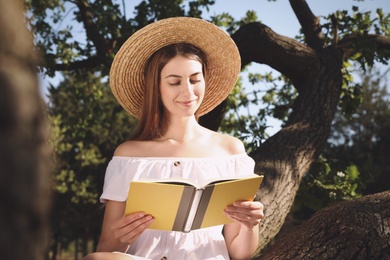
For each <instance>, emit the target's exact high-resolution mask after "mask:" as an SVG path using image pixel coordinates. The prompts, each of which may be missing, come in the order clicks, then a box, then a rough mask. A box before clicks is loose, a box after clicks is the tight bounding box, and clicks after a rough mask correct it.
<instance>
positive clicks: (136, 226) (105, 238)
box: [97, 200, 154, 252]
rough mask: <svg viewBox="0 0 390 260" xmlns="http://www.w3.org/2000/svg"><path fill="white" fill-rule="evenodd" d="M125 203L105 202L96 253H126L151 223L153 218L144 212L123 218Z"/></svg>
mask: <svg viewBox="0 0 390 260" xmlns="http://www.w3.org/2000/svg"><path fill="white" fill-rule="evenodd" d="M125 208H126V202H119V201H110V200H109V201H107V202H106V207H105V210H104V218H103V226H102V233H101V235H100V239H99V243H98V246H97V251H98V252H113V251H119V252H126V251H127V250H128V247H129V245H131V244H132V243H134V241H135V240H136V239H137V238H138V237H139V236H140V235H141V234H142V233H143V232H144V231H145V230H146V229H147V228H148V227H149V226H150V224H152V223H153V221H154V218H153V217H152V216H151V215H148V214H146V213H144V212H135V213H132V214H129V215H127V216H124V212H125Z"/></svg>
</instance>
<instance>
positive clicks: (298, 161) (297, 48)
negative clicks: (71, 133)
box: [26, 0, 390, 258]
mask: <svg viewBox="0 0 390 260" xmlns="http://www.w3.org/2000/svg"><path fill="white" fill-rule="evenodd" d="M118 2H119V1H118ZM26 3H27V5H28V7H29V10H30V13H28V15H29V16H28V17H29V18H30V23H31V26H32V28H33V30H34V32H35V34H36V35H37V38H36V39H37V40H36V46H37V47H38V48H39V49H41V50H42V51H43V52H44V53H45V60H46V65H45V71H46V73H47V74H48V75H53V74H54V72H55V71H64V70H75V69H88V70H89V71H101V72H102V75H106V74H107V71H108V69H109V64H110V63H111V61H112V57H113V55H114V54H115V53H116V51H117V49H118V48H119V46H120V45H121V43H122V42H123V41H124V40H125V39H127V37H128V36H129V35H131V34H132V33H133V32H134V31H136V30H137V29H139V28H141V27H142V26H144V25H145V24H148V23H150V22H153V21H156V20H158V19H162V18H166V17H170V16H177V15H188V16H195V17H200V16H201V15H202V10H205V9H204V8H207V7H208V6H209V5H211V4H213V3H214V1H206V0H205V1H191V2H188V4H187V5H184V4H183V1H158V3H157V2H156V1H142V2H141V3H140V4H139V5H138V6H136V8H135V15H134V18H127V17H126V15H125V12H121V8H122V7H123V5H121V4H118V3H117V2H113V1H99V0H97V1H86V0H77V1H60V0H57V1H40V2H39V4H38V3H36V2H32V1H26ZM290 5H291V8H292V9H293V10H294V12H295V15H296V17H297V19H298V21H299V23H300V25H301V28H302V34H301V35H300V36H299V37H297V38H296V39H292V38H288V37H285V36H282V35H279V34H277V33H275V32H274V31H273V30H271V28H269V27H267V26H266V25H264V24H262V23H260V22H254V20H256V19H257V17H256V16H255V13H253V12H248V14H247V17H245V18H243V19H242V20H240V21H235V20H234V19H233V17H231V16H229V15H228V14H223V15H217V16H214V17H212V21H213V22H214V23H216V24H217V25H219V26H223V27H225V28H226V29H227V31H228V32H229V33H231V35H232V38H233V39H234V40H235V42H236V44H237V46H238V48H239V50H240V54H241V61H242V67H243V68H245V66H246V65H248V64H250V63H252V62H255V63H261V64H266V65H268V66H270V67H271V68H273V69H275V70H276V71H278V72H280V73H281V75H282V76H281V77H280V79H281V80H283V82H284V84H283V87H282V88H281V90H278V91H274V90H270V91H268V92H267V93H266V95H265V97H266V98H265V99H263V101H265V102H270V103H271V104H272V105H273V107H271V109H268V110H266V111H265V112H259V113H258V114H257V115H255V116H253V117H252V119H253V120H252V121H251V122H250V123H249V124H248V125H247V126H248V127H250V128H251V129H250V130H245V131H247V132H245V131H244V130H242V129H244V128H241V130H242V133H246V134H247V136H246V137H247V138H248V137H251V136H253V137H252V138H253V140H252V141H250V142H249V143H251V142H256V144H255V145H252V146H250V148H251V156H252V157H253V158H254V159H255V161H256V172H258V173H262V174H264V175H265V181H264V182H263V185H262V187H261V189H260V190H259V197H260V198H261V201H262V202H263V203H264V204H265V207H266V212H265V214H266V218H265V219H264V221H263V222H262V225H261V226H260V234H261V236H260V240H261V241H260V245H259V250H261V249H263V248H264V247H265V245H267V244H268V242H269V241H270V240H271V239H272V238H273V237H274V236H275V235H276V233H277V232H278V231H279V229H280V228H281V226H282V224H283V222H284V220H285V218H286V216H287V214H288V212H289V211H290V208H291V205H292V203H293V201H294V198H295V195H296V192H297V190H298V187H299V185H300V182H301V180H302V178H303V176H305V173H306V172H307V171H308V170H309V168H310V166H311V165H312V163H313V162H315V161H316V159H317V158H318V157H319V155H320V154H321V152H322V151H323V149H324V147H325V145H326V141H327V138H328V136H329V133H330V129H331V126H332V120H333V118H334V116H335V113H336V111H337V106H338V105H340V107H341V108H343V109H344V110H345V111H347V110H348V109H349V108H350V105H351V104H354V103H356V97H355V96H354V95H353V94H354V93H355V91H354V89H355V87H354V85H350V81H351V78H350V75H348V68H349V67H348V62H349V61H355V62H358V63H359V64H360V65H361V67H362V68H366V67H369V66H372V65H373V64H374V63H375V62H382V63H387V60H388V59H389V55H390V51H389V50H390V39H389V37H388V36H389V16H388V15H387V14H384V13H383V12H382V11H381V10H377V17H376V18H375V19H371V17H370V14H369V13H362V12H359V10H358V9H357V8H353V12H352V14H349V13H348V12H347V11H336V12H335V13H333V14H330V15H329V16H328V17H325V19H324V20H325V23H321V20H320V19H319V18H318V17H316V16H315V15H314V14H313V13H312V11H311V10H310V8H309V6H308V5H307V3H306V1H304V0H290ZM203 7H204V8H203ZM72 12H73V14H74V17H75V20H76V21H77V22H80V23H81V24H82V25H83V27H84V29H85V41H82V42H81V41H78V40H76V38H74V35H72V30H71V29H72V28H70V27H66V28H65V29H64V30H60V31H56V30H55V29H53V28H55V27H53V23H54V24H58V23H62V22H63V18H62V17H63V16H64V15H65V16H66V17H67V16H68V15H70V14H71V13H72ZM67 19H68V18H67ZM77 39H79V37H78V38H77ZM83 80H84V79H83ZM252 80H253V81H256V80H262V78H259V76H256V75H253V77H252ZM267 80H269V78H267ZM240 93H241V92H240V91H239V89H238V90H237V92H235V94H236V96H237V97H239V98H240V99H241V100H242V102H243V105H246V104H247V103H248V101H247V100H245V95H242V94H240ZM340 97H341V99H340ZM358 98H359V97H358ZM255 100H256V99H255ZM233 101H234V99H233ZM245 102H246V103H245ZM255 102H256V101H255ZM228 104H229V102H228ZM238 104H239V103H238ZM230 105H237V104H236V103H234V102H233V103H232V102H231V103H230ZM239 105H241V104H239ZM225 106H226V104H225V103H224V104H222V105H221V106H219V107H217V108H216V109H215V110H214V111H213V112H212V113H209V114H208V115H206V116H204V117H202V118H201V123H202V124H204V125H205V126H207V127H209V128H211V129H217V128H218V126H219V125H220V122H221V120H222V118H223V116H222V115H223V113H224V111H225ZM352 107H353V106H352ZM264 115H274V116H276V117H278V118H282V119H284V120H285V123H284V124H283V128H282V129H281V130H280V131H279V132H278V133H276V134H275V135H274V136H272V137H270V138H268V139H267V140H265V141H264V140H263V139H262V137H261V136H260V135H259V134H261V133H262V130H261V127H263V125H262V124H261V122H260V121H259V120H261V118H262V117H264ZM230 119H231V120H230V123H234V120H235V118H234V117H230ZM237 122H238V123H245V121H244V120H242V119H241V120H237ZM231 125H232V124H231ZM251 133H253V134H251ZM248 140H250V139H246V141H247V142H248ZM386 196H388V193H385V194H384V195H383V194H382V195H378V197H377V201H379V202H381V201H383V200H385V199H386ZM360 203H364V200H360ZM383 203H384V202H383ZM356 205H357V204H355V206H356ZM352 208H353V207H352ZM333 213H334V214H335V216H339V215H337V214H336V213H337V212H333ZM379 213H381V212H379ZM383 214H384V213H383ZM379 216H381V215H379ZM383 216H384V215H383ZM378 219H380V218H378ZM317 221H319V220H317ZM340 221H341V222H340V224H339V225H340V227H341V226H342V223H343V222H342V219H341V218H340ZM324 223H325V222H324ZM379 223H380V222H379ZM386 223H387V222H382V227H383V228H384V229H387V228H388V223H387V224H386ZM366 228H367V229H369V228H370V226H366ZM386 234H387V233H386ZM386 234H383V233H382V235H383V236H385V235H386ZM379 235H381V234H379ZM330 237H332V236H330ZM323 239H324V241H326V237H323ZM301 246H303V247H305V250H306V251H307V252H310V250H316V248H313V247H310V246H309V244H307V245H306V244H302V245H301ZM381 249H382V247H381V245H377V247H376V248H371V251H372V252H373V251H375V250H377V251H379V250H381ZM367 252H370V250H367ZM339 257H346V258H348V257H350V256H348V255H341V254H340V255H339Z"/></svg>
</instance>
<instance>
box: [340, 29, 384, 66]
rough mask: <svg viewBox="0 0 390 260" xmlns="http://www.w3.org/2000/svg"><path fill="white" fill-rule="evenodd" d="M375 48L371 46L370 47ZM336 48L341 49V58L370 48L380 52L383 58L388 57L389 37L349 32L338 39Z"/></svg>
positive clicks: (345, 58) (373, 51)
mask: <svg viewBox="0 0 390 260" xmlns="http://www.w3.org/2000/svg"><path fill="white" fill-rule="evenodd" d="M373 46H374V47H375V48H372V47H373ZM336 48H337V49H339V50H340V51H342V53H343V59H344V60H347V59H348V58H350V57H351V56H353V55H355V54H356V53H359V52H362V50H364V49H365V50H366V51H365V52H367V50H368V49H371V52H372V53H375V52H381V54H382V56H383V57H384V58H387V59H389V58H390V37H386V36H383V35H378V34H367V35H361V34H350V35H347V36H345V37H344V38H343V39H341V40H339V42H338V44H337V47H336Z"/></svg>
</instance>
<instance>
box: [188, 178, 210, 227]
mask: <svg viewBox="0 0 390 260" xmlns="http://www.w3.org/2000/svg"><path fill="white" fill-rule="evenodd" d="M213 190H214V185H210V186H206V188H205V189H204V191H203V193H202V197H201V199H200V202H199V206H198V210H197V211H196V214H195V219H194V222H193V224H192V227H191V230H194V229H199V228H201V227H202V222H203V218H204V215H205V213H206V210H207V207H208V205H209V202H210V198H211V195H212V194H213Z"/></svg>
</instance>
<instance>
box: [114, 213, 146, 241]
mask: <svg viewBox="0 0 390 260" xmlns="http://www.w3.org/2000/svg"><path fill="white" fill-rule="evenodd" d="M153 221H154V218H153V217H152V216H151V215H146V216H144V217H143V218H141V219H138V220H136V221H134V222H132V223H131V224H129V225H128V226H127V227H126V228H125V229H123V230H122V231H125V232H124V233H123V235H122V236H121V237H120V238H119V240H120V241H121V242H122V243H124V242H126V243H127V244H129V245H130V244H132V243H134V241H135V240H136V239H137V238H138V237H139V236H140V235H141V234H142V233H143V232H144V231H145V230H146V229H147V228H148V227H149V226H150V225H151V224H152V223H153Z"/></svg>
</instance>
